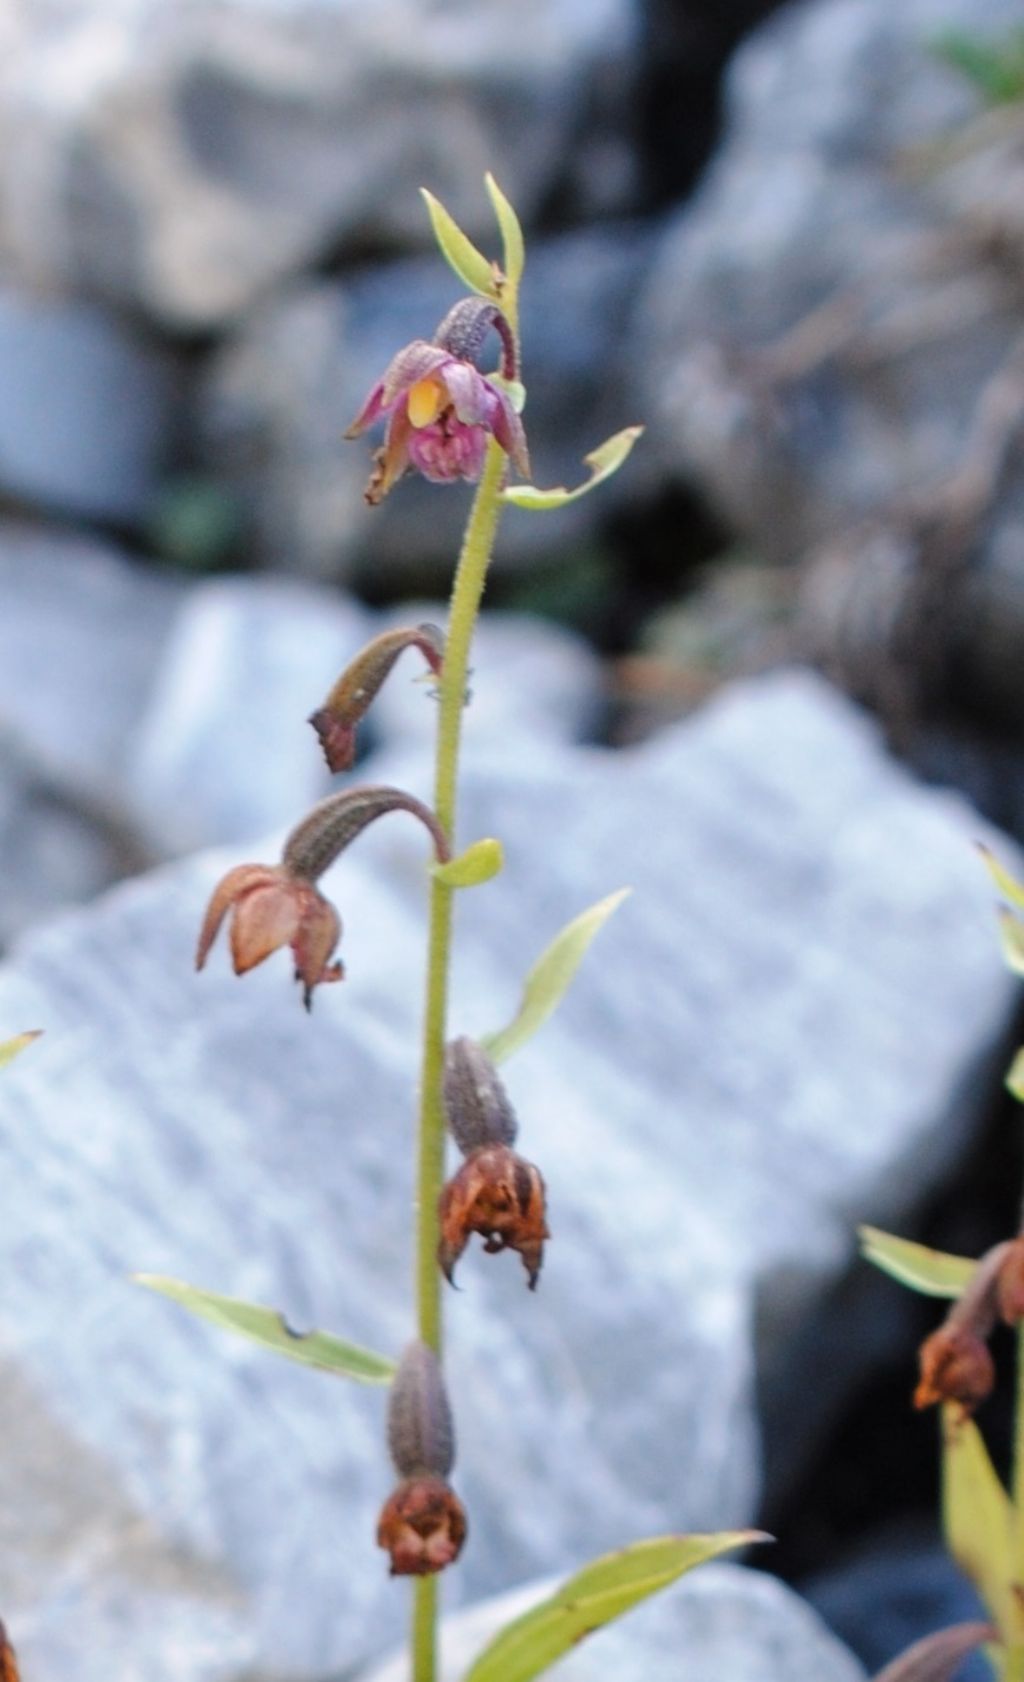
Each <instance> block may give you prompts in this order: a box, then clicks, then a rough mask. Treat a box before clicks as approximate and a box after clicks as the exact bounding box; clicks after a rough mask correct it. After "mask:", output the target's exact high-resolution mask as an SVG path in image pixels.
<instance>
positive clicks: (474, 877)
mask: <svg viewBox="0 0 1024 1682" xmlns="http://www.w3.org/2000/svg"><path fill="white" fill-rule="evenodd" d="M504 863H505V855H504V853H503V851H502V846H501V842H500V841H496V840H495V839H494V837H493V836H487V837H486V839H485V840H483V841H474V842H473V845H472V846H471V847H467V848H466V851H465V852H464V853H460V854H459V856H458V858H454V859H449V860H448V861H447V863H446V864H434V865H431V867H430V874H431V875H432V876H436V877H437V880H438V881H439V882H443V883H444V884H445V887H447V888H478V887H479V886H480V884H481V882H490V881H491V880H492V879H493V878H494V877H495V876H497V874H498V872H499V870H500V869H501V867H502V865H503V864H504Z"/></svg>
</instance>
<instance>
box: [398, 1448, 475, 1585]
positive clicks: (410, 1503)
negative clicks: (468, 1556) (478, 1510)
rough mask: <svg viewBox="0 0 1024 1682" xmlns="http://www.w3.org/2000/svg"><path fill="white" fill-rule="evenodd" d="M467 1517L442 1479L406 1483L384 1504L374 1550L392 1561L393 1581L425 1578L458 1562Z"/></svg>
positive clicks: (428, 1476) (426, 1476)
mask: <svg viewBox="0 0 1024 1682" xmlns="http://www.w3.org/2000/svg"><path fill="white" fill-rule="evenodd" d="M466 1528H467V1526H466V1514H465V1511H464V1509H463V1506H462V1503H461V1501H460V1500H459V1498H458V1496H457V1495H456V1494H455V1492H454V1490H452V1489H450V1488H449V1486H448V1484H447V1483H446V1482H445V1481H444V1479H443V1478H439V1477H435V1476H432V1475H431V1474H430V1473H426V1472H423V1473H420V1474H418V1475H417V1476H415V1477H411V1478H406V1479H405V1481H404V1482H403V1483H400V1484H399V1486H398V1488H397V1489H396V1490H395V1491H394V1492H393V1493H392V1495H391V1496H390V1497H389V1498H388V1500H387V1502H386V1503H385V1506H384V1511H383V1512H382V1513H381V1515H380V1522H379V1523H378V1525H377V1544H378V1546H379V1547H381V1548H384V1549H386V1550H387V1552H388V1554H389V1555H390V1556H391V1575H392V1576H393V1577H426V1576H429V1575H430V1573H431V1572H434V1571H443V1570H444V1568H445V1566H446V1565H451V1563H452V1561H453V1560H455V1559H457V1558H458V1556H459V1554H460V1552H461V1550H462V1544H463V1542H464V1541H465V1540H466Z"/></svg>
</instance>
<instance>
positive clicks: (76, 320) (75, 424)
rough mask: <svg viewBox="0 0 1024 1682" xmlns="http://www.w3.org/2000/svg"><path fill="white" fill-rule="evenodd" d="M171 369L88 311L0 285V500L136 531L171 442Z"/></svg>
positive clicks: (133, 337)
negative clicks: (126, 526) (3, 499)
mask: <svg viewBox="0 0 1024 1682" xmlns="http://www.w3.org/2000/svg"><path fill="white" fill-rule="evenodd" d="M176 395H177V380H176V372H175V366H174V363H173V361H172V360H171V358H170V357H169V356H168V355H167V353H166V352H164V351H162V350H159V349H158V348H157V346H156V344H155V343H154V342H151V341H150V340H149V339H147V338H146V337H145V336H144V335H143V334H142V333H140V332H138V331H136V330H134V329H133V328H131V327H130V326H128V325H127V324H126V323H125V322H122V321H121V320H119V319H118V317H117V316H115V315H114V314H113V313H112V312H110V311H108V310H105V309H102V308H100V307H99V306H97V305H95V304H89V303H84V302H82V301H81V300H79V301H75V302H68V303H65V302H61V301H59V300H54V299H47V298H39V297H32V296H30V295H29V294H28V293H26V292H20V291H16V290H15V289H14V288H12V287H11V286H2V287H0V494H2V495H3V496H5V497H6V498H7V499H8V500H14V501H16V502H17V503H20V504H26V505H28V506H30V507H38V508H41V509H43V510H44V511H45V512H47V513H57V514H65V515H68V514H69V515H73V516H76V517H78V518H84V519H86V520H104V521H108V522H110V523H116V524H118V525H128V524H137V523H138V522H140V521H142V520H144V519H146V518H147V517H148V515H149V514H150V513H151V511H152V505H153V501H154V497H155V495H156V492H157V489H158V486H159V482H160V477H161V474H162V472H163V470H164V467H165V464H166V462H167V459H168V456H169V453H170V450H171V448H172V446H173V444H174V441H175V439H174V429H175V422H176V418H177V417H176V405H175V398H176Z"/></svg>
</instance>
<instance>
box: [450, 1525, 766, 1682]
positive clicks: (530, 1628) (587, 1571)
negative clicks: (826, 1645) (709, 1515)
mask: <svg viewBox="0 0 1024 1682" xmlns="http://www.w3.org/2000/svg"><path fill="white" fill-rule="evenodd" d="M770 1540H771V1538H770V1537H769V1536H765V1535H764V1534H763V1533H762V1532H761V1531H758V1530H730V1531H723V1532H722V1533H721V1534H719V1535H716V1536H657V1537H655V1538H653V1539H652V1540H650V1541H647V1542H634V1543H633V1545H632V1546H631V1547H628V1548H623V1549H621V1551H620V1552H618V1553H613V1554H605V1555H604V1556H603V1557H602V1558H601V1559H595V1560H594V1561H593V1563H592V1564H591V1565H585V1566H584V1568H583V1570H582V1571H578V1572H577V1573H576V1575H575V1577H570V1578H569V1580H568V1581H567V1582H565V1583H563V1584H562V1586H561V1588H560V1589H556V1591H555V1593H554V1594H553V1595H552V1596H551V1598H550V1599H549V1600H543V1601H541V1603H540V1605H539V1606H534V1607H532V1608H531V1610H530V1611H529V1612H524V1613H523V1615H522V1617H521V1618H516V1619H515V1620H514V1622H512V1623H510V1624H507V1625H506V1626H505V1628H504V1629H503V1630H501V1631H500V1633H499V1634H498V1635H496V1636H495V1637H494V1640H493V1641H491V1642H490V1643H489V1644H488V1646H486V1647H485V1648H484V1650H483V1652H482V1653H481V1654H480V1656H479V1658H478V1659H476V1660H475V1662H474V1663H473V1664H472V1665H471V1667H470V1669H469V1670H468V1671H467V1673H466V1676H465V1679H464V1682H530V1678H531V1677H534V1676H539V1675H540V1673H541V1671H543V1670H547V1669H548V1667H549V1666H550V1665H553V1664H554V1663H555V1662H556V1660H558V1659H560V1658H561V1657H562V1655H563V1654H564V1653H567V1652H568V1651H569V1649H570V1648H571V1647H575V1645H576V1643H577V1642H579V1641H582V1640H583V1637H584V1636H586V1635H590V1634H591V1633H592V1632H593V1631H594V1630H597V1629H600V1628H601V1627H602V1626H603V1625H604V1624H608V1623H611V1621H612V1619H613V1618H618V1617H621V1616H622V1614H623V1612H628V1611H629V1610H630V1609H631V1607H633V1606H636V1605H638V1604H639V1602H640V1601H641V1600H646V1599H647V1596H648V1595H650V1594H656V1593H657V1591H658V1590H659V1589H664V1588H667V1587H668V1586H669V1584H670V1583H674V1582H675V1581H676V1579H677V1577H681V1576H683V1574H684V1573H685V1572H687V1571H692V1570H693V1568H694V1566H695V1565H702V1564H703V1563H704V1562H705V1560H709V1559H715V1558H717V1556H718V1555H719V1554H723V1553H728V1552H729V1551H730V1550H731V1549H733V1548H742V1547H746V1546H748V1545H749V1544H750V1543H752V1542H767V1541H770Z"/></svg>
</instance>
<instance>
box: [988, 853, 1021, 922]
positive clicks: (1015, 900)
mask: <svg viewBox="0 0 1024 1682" xmlns="http://www.w3.org/2000/svg"><path fill="white" fill-rule="evenodd" d="M977 846H978V851H979V853H980V854H981V856H982V858H983V859H984V861H985V864H986V865H987V866H988V873H989V875H990V876H991V878H992V880H993V882H994V883H995V885H996V887H997V888H998V889H999V892H1000V893H1001V894H1002V896H1003V898H1004V899H1005V900H1006V902H1007V904H1008V905H1015V906H1016V907H1017V909H1018V910H1019V911H1024V883H1022V882H1018V880H1017V878H1016V876H1011V875H1010V872H1009V871H1008V870H1007V869H1006V867H1005V865H1002V864H1000V862H999V860H998V859H997V858H996V855H995V853H994V852H993V851H992V849H991V848H990V847H986V845H985V843H984V842H983V841H979V842H978V843H977Z"/></svg>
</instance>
